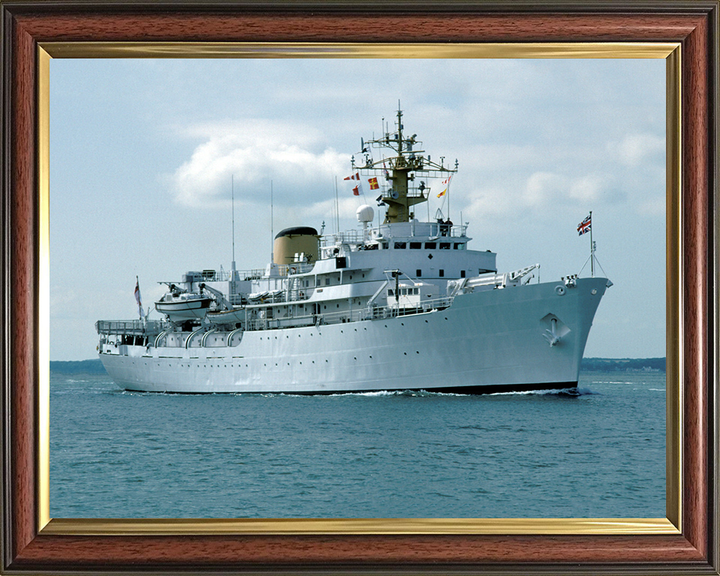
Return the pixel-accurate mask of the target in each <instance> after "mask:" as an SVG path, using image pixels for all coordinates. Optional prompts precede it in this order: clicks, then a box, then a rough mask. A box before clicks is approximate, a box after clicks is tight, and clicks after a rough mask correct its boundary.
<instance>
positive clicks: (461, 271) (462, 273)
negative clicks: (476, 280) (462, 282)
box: [460, 270, 465, 278]
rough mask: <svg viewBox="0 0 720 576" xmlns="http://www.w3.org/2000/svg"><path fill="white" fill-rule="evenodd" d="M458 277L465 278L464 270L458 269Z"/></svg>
mask: <svg viewBox="0 0 720 576" xmlns="http://www.w3.org/2000/svg"><path fill="white" fill-rule="evenodd" d="M460 278H465V270H460Z"/></svg>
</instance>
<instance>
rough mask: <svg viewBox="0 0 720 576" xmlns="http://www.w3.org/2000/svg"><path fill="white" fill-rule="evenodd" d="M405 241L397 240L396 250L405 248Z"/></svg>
mask: <svg viewBox="0 0 720 576" xmlns="http://www.w3.org/2000/svg"><path fill="white" fill-rule="evenodd" d="M405 246H406V243H405V242H395V250H405Z"/></svg>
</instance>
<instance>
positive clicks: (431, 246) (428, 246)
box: [425, 242, 437, 250]
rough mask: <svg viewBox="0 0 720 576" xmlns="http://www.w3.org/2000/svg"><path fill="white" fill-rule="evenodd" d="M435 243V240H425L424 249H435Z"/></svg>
mask: <svg viewBox="0 0 720 576" xmlns="http://www.w3.org/2000/svg"><path fill="white" fill-rule="evenodd" d="M435 248H437V244H436V243H435V242H425V250H435Z"/></svg>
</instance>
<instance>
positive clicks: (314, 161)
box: [171, 120, 350, 207]
mask: <svg viewBox="0 0 720 576" xmlns="http://www.w3.org/2000/svg"><path fill="white" fill-rule="evenodd" d="M185 134H187V135H188V136H192V137H200V138H203V139H204V140H205V141H204V142H203V143H201V144H200V145H198V146H197V147H196V148H195V150H194V152H193V153H192V156H191V158H190V159H189V160H188V161H187V162H185V163H183V164H182V165H181V166H180V167H179V168H178V169H177V170H176V171H175V173H174V175H173V176H172V179H171V181H172V187H173V194H174V196H175V199H176V200H177V201H178V202H179V203H181V204H184V205H186V206H191V207H199V206H204V207H216V206H218V205H223V206H224V205H225V204H226V203H227V200H228V196H229V191H230V181H231V177H233V176H234V180H235V184H236V187H237V188H236V192H239V194H240V195H243V194H245V195H247V194H248V192H250V193H252V192H254V191H256V190H257V189H258V188H259V187H262V189H263V190H265V189H266V188H269V182H270V180H273V181H274V182H275V183H276V186H277V189H278V191H279V196H280V197H282V196H283V195H285V196H286V198H288V199H290V198H291V197H292V196H293V194H294V192H296V191H297V189H298V188H303V189H308V188H309V189H312V187H313V186H317V185H318V183H320V182H321V183H322V185H323V186H325V187H327V186H328V183H329V182H331V178H332V177H333V176H336V175H338V174H342V173H343V170H344V171H347V170H348V166H349V165H350V156H349V154H341V153H338V152H336V151H335V150H334V149H332V148H330V147H328V146H326V145H325V144H324V142H323V140H324V139H323V137H322V134H321V133H320V132H318V131H317V130H315V129H312V128H309V127H308V126H306V125H303V124H298V123H288V122H282V121H275V120H248V121H243V122H236V123H224V124H206V125H199V126H194V127H191V128H189V129H187V130H185ZM298 196H301V195H298Z"/></svg>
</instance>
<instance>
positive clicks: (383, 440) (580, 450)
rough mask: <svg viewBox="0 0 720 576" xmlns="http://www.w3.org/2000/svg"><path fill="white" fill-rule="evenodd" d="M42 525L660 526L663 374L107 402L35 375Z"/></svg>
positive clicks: (114, 394)
mask: <svg viewBox="0 0 720 576" xmlns="http://www.w3.org/2000/svg"><path fill="white" fill-rule="evenodd" d="M50 514H51V516H52V517H55V518H504V517H508V518H509V517H537V518H543V517H545V518H552V517H557V518H563V517H569V518H572V517H575V518H583V517H590V518H598V517H600V518H604V517H612V518H631V517H646V518H654V517H665V373H664V372H582V373H581V377H580V384H579V394H577V395H570V394H567V393H562V392H528V393H507V394H494V395H486V396H469V395H457V394H435V393H423V392H405V393H370V394H345V395H334V396H292V395H282V394H279V395H278V394H268V395H264V394H253V395H174V394H146V393H135V392H132V393H131V392H123V391H121V390H119V389H117V388H116V387H115V385H114V384H113V383H112V380H111V379H110V378H109V377H108V376H107V375H104V374H103V375H97V374H93V375H88V374H58V373H54V372H53V373H51V381H50Z"/></svg>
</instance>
